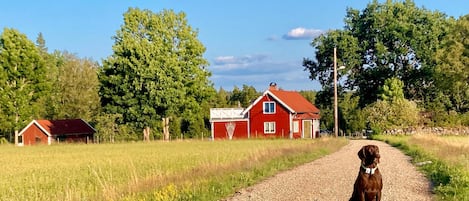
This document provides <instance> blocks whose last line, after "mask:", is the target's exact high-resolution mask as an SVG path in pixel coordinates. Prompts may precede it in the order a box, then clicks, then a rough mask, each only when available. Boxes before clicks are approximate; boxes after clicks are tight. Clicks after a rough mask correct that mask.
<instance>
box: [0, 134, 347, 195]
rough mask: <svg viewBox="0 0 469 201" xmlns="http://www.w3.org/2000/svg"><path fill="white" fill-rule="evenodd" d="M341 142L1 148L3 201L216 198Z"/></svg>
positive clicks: (185, 143)
mask: <svg viewBox="0 0 469 201" xmlns="http://www.w3.org/2000/svg"><path fill="white" fill-rule="evenodd" d="M346 143H347V142H346V141H345V140H342V139H328V138H324V139H320V140H238V141H214V142H209V141H179V142H151V143H127V144H105V145H102V144H101V145H55V146H32V147H13V146H0V153H1V154H2V157H0V168H1V169H0V170H1V174H0V200H217V199H220V198H223V197H225V196H227V195H229V194H231V193H233V192H234V191H235V190H236V189H238V188H241V187H244V186H247V185H251V184H253V183H256V182H258V181H259V180H261V179H263V178H265V177H267V176H270V175H272V174H275V173H276V172H278V171H281V170H285V169H288V168H291V167H293V166H296V165H298V164H301V163H305V162H307V161H311V160H313V159H315V158H317V157H320V156H322V155H325V154H328V153H330V152H333V151H335V150H337V149H339V148H340V147H341V146H343V145H345V144H346Z"/></svg>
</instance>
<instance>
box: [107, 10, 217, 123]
mask: <svg viewBox="0 0 469 201" xmlns="http://www.w3.org/2000/svg"><path fill="white" fill-rule="evenodd" d="M114 40H115V43H114V45H113V55H111V56H110V57H108V58H107V59H106V60H104V62H103V69H102V71H101V73H100V76H99V80H100V82H101V87H100V95H101V104H102V106H103V109H104V111H105V112H106V113H108V114H122V118H119V120H118V121H119V123H121V124H129V125H131V126H132V127H133V128H136V129H144V128H146V127H153V128H155V127H158V124H159V123H158V122H161V119H162V118H167V117H174V118H175V119H177V118H176V117H179V116H184V118H188V122H190V123H194V121H199V120H200V119H201V117H200V115H203V114H202V112H201V103H202V102H204V101H205V100H206V99H207V97H210V96H212V95H213V94H214V93H215V90H214V89H213V86H212V84H211V83H210V81H209V80H208V77H209V76H210V72H209V71H207V69H206V68H205V66H206V65H207V64H208V62H207V61H206V60H205V59H204V58H203V53H204V52H205V47H204V46H203V44H202V43H201V42H200V41H199V40H198V39H197V31H196V30H194V29H192V28H191V26H189V25H188V23H187V20H186V15H185V14H184V13H183V12H180V13H175V12H174V11H172V10H163V11H161V12H159V13H153V12H152V11H150V10H140V9H138V8H130V9H129V10H128V11H127V12H126V13H125V14H124V24H123V25H122V26H121V28H120V30H118V31H117V33H116V35H115V36H114ZM194 119H196V120H194ZM189 127H190V126H189Z"/></svg>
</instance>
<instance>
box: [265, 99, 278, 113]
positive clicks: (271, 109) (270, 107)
mask: <svg viewBox="0 0 469 201" xmlns="http://www.w3.org/2000/svg"><path fill="white" fill-rule="evenodd" d="M274 113H275V102H272V101H269V102H264V114H274Z"/></svg>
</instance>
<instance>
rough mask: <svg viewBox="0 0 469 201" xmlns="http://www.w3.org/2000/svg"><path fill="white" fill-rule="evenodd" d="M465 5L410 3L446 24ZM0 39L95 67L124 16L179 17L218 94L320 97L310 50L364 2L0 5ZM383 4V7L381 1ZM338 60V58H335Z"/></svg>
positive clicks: (140, 0) (153, 0) (21, 0)
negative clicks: (41, 46)
mask: <svg viewBox="0 0 469 201" xmlns="http://www.w3.org/2000/svg"><path fill="white" fill-rule="evenodd" d="M466 1H467V0H451V1H443V0H414V2H415V3H416V5H417V6H418V7H424V8H426V9H428V10H432V11H434V10H438V11H441V12H443V13H446V14H447V15H448V16H453V17H456V18H458V17H460V16H463V15H466V14H469V3H468V2H466ZM0 2H1V5H2V8H1V9H0V33H1V32H3V28H14V29H16V30H18V31H19V32H21V33H23V34H26V35H27V36H28V38H29V39H30V40H32V41H34V42H35V41H36V38H37V36H38V34H39V33H42V34H43V37H44V39H45V41H46V46H47V47H48V49H49V52H52V51H54V50H59V51H67V52H70V53H74V54H76V55H77V56H79V57H81V58H91V59H93V60H95V61H98V62H100V63H101V61H102V60H103V59H106V58H107V57H108V56H110V55H112V53H113V52H112V46H113V44H114V40H113V39H112V37H113V36H114V35H116V31H117V30H118V29H119V28H120V26H121V25H123V14H124V13H125V12H126V11H127V10H128V9H129V8H130V7H133V8H140V9H148V10H151V11H152V12H154V13H158V12H160V11H162V10H164V9H167V10H169V9H171V10H173V11H175V12H184V13H185V14H186V17H187V22H188V24H189V25H190V26H191V27H192V28H193V29H194V30H197V31H198V39H199V40H200V41H201V42H202V44H203V45H204V46H205V48H206V52H205V54H204V58H205V59H207V61H208V62H209V63H210V65H209V66H208V69H209V70H210V71H211V72H212V76H211V77H210V80H211V81H212V83H213V84H214V86H215V88H216V89H219V88H220V87H222V88H223V89H225V90H232V89H233V87H235V86H236V87H238V88H242V86H243V85H247V86H254V87H255V88H256V90H258V91H264V90H266V89H267V88H268V85H269V83H271V82H275V83H277V86H279V87H280V88H282V89H285V90H296V91H299V90H319V89H320V88H321V86H320V85H319V83H318V82H317V81H312V80H310V79H309V77H308V76H309V72H307V71H304V68H303V66H302V61H303V58H314V49H313V48H312V47H311V45H310V43H311V41H312V39H313V38H314V37H316V36H318V35H319V34H321V33H324V32H327V31H328V30H332V29H342V28H343V26H344V22H343V21H344V17H345V14H346V9H347V8H348V7H350V8H354V9H358V10H363V9H364V8H365V7H366V5H367V4H368V3H369V2H370V0H354V1H351V0H295V1H284V0H275V1H272V0H269V1H267V0H221V1H216V0H172V1H171V0H68V1H64V0H41V1H32V0H31V1H27V0H15V1H10V0H8V1H7V0H0ZM380 2H382V0H380ZM338 54H340V53H338Z"/></svg>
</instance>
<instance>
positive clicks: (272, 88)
mask: <svg viewBox="0 0 469 201" xmlns="http://www.w3.org/2000/svg"><path fill="white" fill-rule="evenodd" d="M269 91H278V88H277V83H275V82H271V83H270V84H269Z"/></svg>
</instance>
